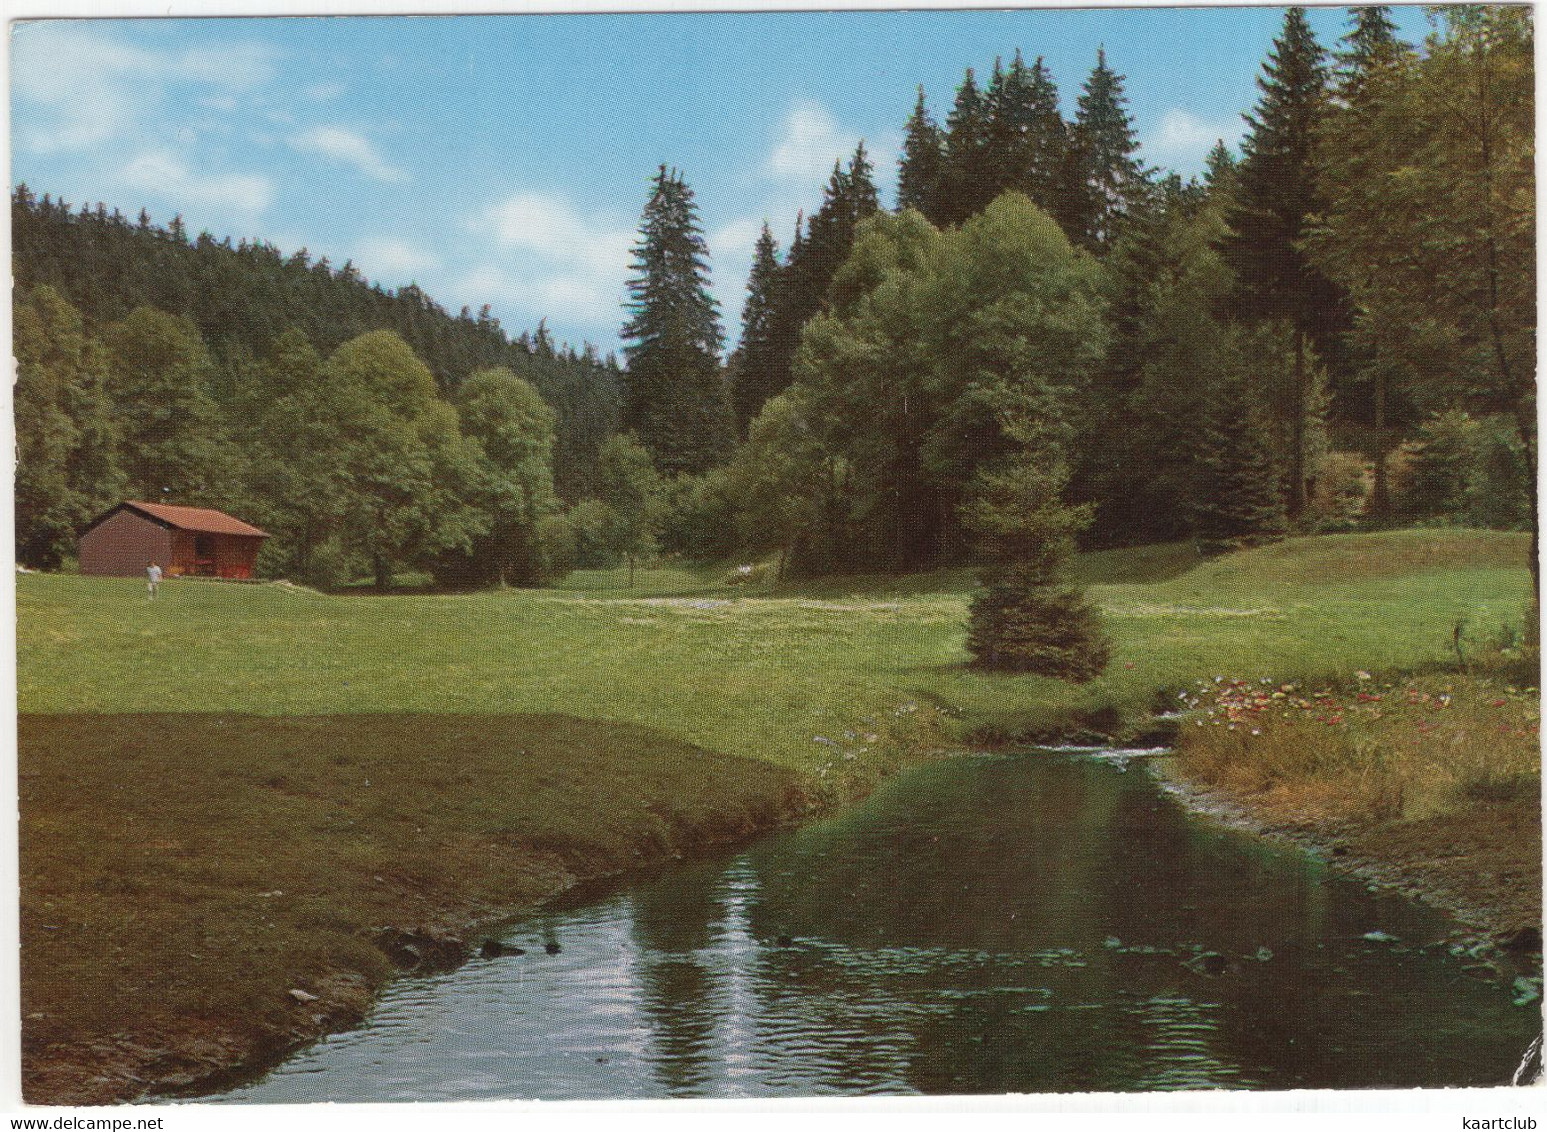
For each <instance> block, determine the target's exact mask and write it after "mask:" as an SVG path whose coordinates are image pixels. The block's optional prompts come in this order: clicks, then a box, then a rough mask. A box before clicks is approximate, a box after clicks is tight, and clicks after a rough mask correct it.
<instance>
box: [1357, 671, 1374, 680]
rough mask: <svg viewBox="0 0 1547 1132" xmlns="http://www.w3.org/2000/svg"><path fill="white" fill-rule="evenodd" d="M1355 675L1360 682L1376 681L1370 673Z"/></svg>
mask: <svg viewBox="0 0 1547 1132" xmlns="http://www.w3.org/2000/svg"><path fill="white" fill-rule="evenodd" d="M1354 675H1355V676H1357V677H1358V678H1359V679H1360V680H1372V679H1374V677H1372V676H1371V675H1370V674H1369V673H1368V672H1355V673H1354Z"/></svg>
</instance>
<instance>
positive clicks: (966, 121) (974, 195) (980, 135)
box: [936, 67, 993, 226]
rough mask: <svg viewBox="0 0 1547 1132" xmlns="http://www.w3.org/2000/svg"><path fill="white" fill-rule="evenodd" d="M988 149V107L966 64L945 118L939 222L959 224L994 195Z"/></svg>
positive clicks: (937, 209)
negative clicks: (952, 102) (986, 161)
mask: <svg viewBox="0 0 1547 1132" xmlns="http://www.w3.org/2000/svg"><path fill="white" fill-rule="evenodd" d="M987 150H988V107H987V106H986V105H985V103H984V101H983V96H982V95H981V94H979V92H978V84H977V80H976V79H975V78H974V77H973V74H972V68H971V67H969V68H967V74H966V77H965V78H964V79H963V80H962V85H961V86H960V87H958V88H957V90H956V103H955V105H953V106H952V107H951V113H950V116H949V117H947V118H946V137H945V161H944V165H943V168H942V169H941V171H940V199H939V201H938V202H937V204H936V213H937V217H938V222H939V224H940V225H941V226H944V225H947V224H960V223H961V222H962V221H964V220H966V219H967V218H968V217H969V216H973V215H975V214H976V213H978V212H980V211H982V209H983V208H984V207H985V206H986V205H987V204H988V203H989V201H990V200H992V199H993V197H992V195H991V194H992V192H993V184H992V182H991V181H990V180H989V178H988V177H987V176H986V175H985V174H986V172H987V171H986V170H985V169H984V167H983V162H984V158H985V156H986V154H987Z"/></svg>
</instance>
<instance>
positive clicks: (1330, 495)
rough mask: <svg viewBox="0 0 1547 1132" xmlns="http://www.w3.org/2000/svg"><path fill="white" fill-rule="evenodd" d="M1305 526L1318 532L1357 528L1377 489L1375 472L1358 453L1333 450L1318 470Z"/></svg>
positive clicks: (1324, 532) (1326, 532) (1324, 458)
mask: <svg viewBox="0 0 1547 1132" xmlns="http://www.w3.org/2000/svg"><path fill="white" fill-rule="evenodd" d="M1317 473H1318V474H1317V476H1316V481H1315V484H1314V487H1313V489H1312V491H1311V497H1310V500H1309V504H1310V506H1309V508H1308V510H1307V512H1306V516H1305V526H1306V527H1307V528H1308V529H1310V530H1314V531H1317V532H1318V533H1323V534H1328V533H1332V532H1335V531H1352V530H1355V529H1357V527H1358V525H1359V519H1360V516H1362V515H1363V514H1364V510H1365V507H1366V505H1367V504H1368V503H1369V498H1370V493H1371V491H1372V490H1373V488H1374V473H1373V470H1372V469H1371V468H1370V466H1369V461H1368V460H1366V459H1365V458H1364V457H1363V456H1361V455H1360V454H1359V453H1357V452H1329V453H1327V455H1326V456H1325V457H1323V458H1322V460H1321V466H1320V467H1319V468H1318V469H1317Z"/></svg>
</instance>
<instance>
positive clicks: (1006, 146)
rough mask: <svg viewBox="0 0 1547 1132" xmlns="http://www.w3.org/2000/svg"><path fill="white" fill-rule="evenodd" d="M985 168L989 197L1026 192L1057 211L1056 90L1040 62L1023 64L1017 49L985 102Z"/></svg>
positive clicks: (1060, 125) (1061, 137)
mask: <svg viewBox="0 0 1547 1132" xmlns="http://www.w3.org/2000/svg"><path fill="white" fill-rule="evenodd" d="M988 112H989V129H988V134H989V140H988V168H989V176H990V177H991V178H992V185H993V189H992V192H993V195H994V196H998V195H999V193H1001V192H1004V191H1006V190H1012V189H1013V190H1015V191H1017V192H1021V193H1024V194H1026V196H1028V197H1029V198H1031V202H1032V203H1033V204H1035V205H1036V206H1037V207H1039V208H1041V209H1042V210H1043V211H1044V212H1048V213H1056V212H1057V210H1058V205H1059V176H1060V172H1061V169H1062V164H1063V159H1064V148H1065V126H1064V120H1063V118H1062V117H1061V116H1060V115H1059V113H1058V89H1057V87H1055V86H1054V85H1053V80H1052V76H1051V75H1050V74H1049V73H1048V70H1047V68H1046V67H1045V66H1044V65H1043V63H1042V60H1041V58H1038V59H1037V61H1036V63H1035V64H1033V65H1032V66H1031V67H1027V66H1026V62H1025V60H1024V59H1023V58H1022V57H1021V53H1020V51H1019V49H1017V50H1016V52H1015V58H1014V59H1013V60H1011V62H1010V66H1009V68H1008V69H1007V70H1006V71H1005V72H1004V75H1003V78H1002V79H1001V80H1000V81H999V82H998V83H997V84H996V87H995V88H994V90H993V91H992V94H991V97H990V98H989V99H988Z"/></svg>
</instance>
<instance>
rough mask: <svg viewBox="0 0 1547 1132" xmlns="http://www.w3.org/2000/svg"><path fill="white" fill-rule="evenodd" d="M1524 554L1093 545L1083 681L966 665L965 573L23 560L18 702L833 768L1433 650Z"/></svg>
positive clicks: (1481, 606) (1326, 542) (1499, 588)
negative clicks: (470, 588)
mask: <svg viewBox="0 0 1547 1132" xmlns="http://www.w3.org/2000/svg"><path fill="white" fill-rule="evenodd" d="M1526 548H1527V541H1526V539H1525V537H1524V536H1522V535H1513V534H1498V533H1491V532H1456V531H1404V532H1391V533H1384V534H1375V535H1343V536H1327V537H1323V538H1310V539H1299V540H1294V541H1293V542H1290V543H1286V544H1282V545H1280V546H1275V547H1269V548H1265V549H1263V550H1257V551H1251V552H1247V553H1244V554H1239V555H1233V556H1230V557H1228V558H1224V559H1216V560H1210V561H1206V562H1203V563H1202V564H1199V565H1196V566H1195V567H1194V568H1191V569H1185V568H1184V567H1185V563H1186V561H1187V555H1188V554H1189V553H1190V552H1188V551H1186V550H1185V548H1178V549H1173V550H1171V551H1168V552H1158V551H1156V550H1155V549H1154V548H1149V549H1147V550H1143V551H1137V552H1108V553H1107V554H1106V555H1104V556H1099V557H1098V556H1092V559H1091V560H1089V561H1088V562H1086V563H1085V564H1084V568H1085V569H1087V570H1089V571H1090V572H1091V574H1092V575H1093V576H1098V577H1102V578H1106V579H1108V580H1106V581H1101V582H1098V583H1096V584H1094V585H1093V586H1092V587H1091V592H1092V596H1093V597H1094V599H1095V600H1096V601H1097V602H1098V603H1099V604H1100V606H1101V607H1102V609H1103V611H1104V613H1105V617H1106V624H1107V626H1108V630H1109V631H1110V633H1111V635H1112V637H1113V639H1114V643H1115V646H1116V647H1115V659H1114V661H1113V663H1112V666H1111V667H1110V668H1109V670H1108V671H1107V673H1106V674H1105V675H1104V676H1102V677H1101V678H1100V679H1098V680H1096V681H1093V682H1092V683H1090V684H1088V685H1085V686H1083V687H1071V686H1069V685H1066V684H1061V683H1059V682H1057V681H1053V680H1046V679H1041V678H1036V677H1025V676H997V675H990V674H985V673H982V672H978V671H976V670H973V669H971V668H969V667H967V665H966V663H965V662H966V660H967V656H966V654H965V651H964V649H963V640H964V624H965V620H966V610H967V603H968V600H969V599H970V594H971V578H970V574H969V573H967V572H963V571H954V572H950V573H948V574H943V575H937V576H934V577H933V579H932V580H930V581H929V582H927V583H926V584H927V585H929V586H931V587H932V588H929V589H926V590H924V591H922V592H918V591H914V590H912V589H911V587H912V586H913V585H915V584H918V582H919V580H918V579H869V580H867V579H842V580H838V581H836V582H831V581H829V582H822V583H804V584H790V585H786V586H782V587H778V588H776V589H765V591H764V592H763V593H761V594H759V593H756V592H751V591H743V590H740V589H738V588H736V587H727V586H724V585H723V584H721V583H722V582H723V578H724V572H723V571H716V572H711V571H707V570H700V571H690V570H673V571H670V572H666V573H664V574H663V576H660V577H657V576H655V572H653V571H642V572H641V573H640V578H639V582H640V584H639V586H638V588H637V589H636V591H634V592H628V591H625V590H620V589H618V588H616V585H615V584H614V583H615V582H616V581H617V579H614V578H608V577H598V576H590V575H579V576H576V577H574V578H572V579H571V580H570V581H569V583H568V586H569V588H567V589H561V590H550V591H517V590H511V591H504V592H499V593H486V594H470V595H453V596H425V597H384V598H374V597H349V598H332V597H325V596H322V595H318V594H312V593H308V592H305V591H294V590H288V589H284V588H279V587H273V586H229V585H220V584H212V583H200V582H189V581H182V582H173V583H169V584H168V585H166V586H164V587H163V592H162V597H161V598H160V600H158V601H157V602H155V603H151V602H147V601H146V600H145V598H144V591H143V587H142V586H140V585H139V584H138V583H137V582H135V581H132V580H124V581H118V580H113V579H95V578H80V577H66V576H45V575H26V576H23V577H21V578H19V579H18V586H17V590H18V633H19V659H18V695H19V702H20V706H21V710H23V711H27V712H77V711H96V712H128V711H197V712H208V711H237V712H251V713H257V714H273V715H286V714H329V713H334V712H382V711H400V712H450V713H495V714H509V713H520V712H562V713H565V714H570V715H575V716H580V717H583V718H590V719H600V720H613V721H620V722H630V723H636V724H643V725H647V726H651V727H655V728H659V729H661V730H663V731H665V732H667V733H669V734H671V735H674V736H675V737H677V738H679V739H682V740H684V741H687V742H690V743H694V744H698V745H700V746H704V747H707V748H710V749H712V750H718V751H723V752H726V753H729V754H741V755H746V756H749V757H753V758H759V759H765V760H768V761H772V762H775V763H777V764H779V765H782V766H786V767H790V768H792V769H796V770H800V771H804V772H814V773H818V774H820V773H821V771H822V769H823V768H824V767H825V768H827V769H828V770H829V771H830V772H832V773H838V772H839V771H841V770H842V769H844V767H845V766H848V765H850V764H852V763H854V762H860V763H863V762H864V761H865V760H866V759H868V758H871V757H874V756H875V755H876V754H877V753H878V752H879V750H880V749H881V746H882V745H881V744H878V743H875V742H867V741H865V740H863V738H862V737H863V736H864V735H867V734H878V733H879V731H878V729H885V728H886V727H889V726H895V725H896V724H897V723H898V722H903V723H912V722H913V721H914V719H915V718H917V717H918V716H920V715H922V716H924V717H927V716H929V715H930V714H931V710H932V708H935V707H938V708H940V709H942V711H943V712H944V713H945V714H946V715H947V716H948V717H949V719H950V722H951V724H952V727H953V729H954V731H955V737H956V738H958V739H964V738H966V737H967V736H969V735H971V734H973V733H979V732H986V733H991V734H998V735H1014V734H1028V733H1034V732H1038V731H1049V730H1056V729H1059V728H1064V727H1068V726H1071V725H1078V724H1079V723H1080V721H1097V722H1099V721H1103V720H1105V721H1111V720H1114V719H1116V718H1118V717H1132V716H1134V715H1136V714H1140V713H1143V712H1144V711H1146V710H1147V709H1148V708H1149V707H1150V706H1151V705H1152V703H1153V701H1154V697H1155V691H1156V689H1157V688H1162V687H1176V686H1179V685H1182V684H1186V683H1188V682H1190V681H1192V680H1194V679H1198V678H1211V677H1212V676H1214V675H1216V674H1227V675H1243V676H1250V677H1252V678H1256V677H1258V676H1273V677H1280V678H1283V677H1288V676H1299V675H1319V674H1334V673H1339V672H1344V671H1352V670H1353V669H1355V668H1382V669H1398V668H1404V667H1413V666H1417V665H1422V664H1426V663H1434V662H1438V661H1442V660H1443V659H1445V658H1446V657H1447V656H1448V655H1450V653H1449V650H1450V648H1451V634H1452V629H1453V626H1454V624H1455V622H1456V621H1457V620H1458V619H1461V618H1466V619H1468V621H1469V623H1470V624H1472V625H1473V626H1475V627H1477V628H1478V630H1479V631H1483V630H1488V631H1491V629H1488V627H1490V626H1494V625H1498V624H1503V623H1506V622H1511V623H1514V624H1517V625H1518V624H1519V623H1520V620H1521V617H1522V609H1523V606H1524V604H1525V600H1526V591H1527V585H1528V578H1527V573H1526V570H1525V554H1526ZM1168 556H1169V557H1168ZM1157 562H1159V563H1161V565H1160V566H1159V567H1157V565H1156V563H1157ZM1307 562H1310V563H1313V564H1314V566H1307V565H1306V563H1307ZM1125 566H1131V567H1133V568H1132V569H1126V570H1125V569H1124V567H1125ZM1179 567H1183V568H1182V569H1181V572H1179V573H1178V572H1176V571H1177V569H1178V568H1179ZM1168 575H1170V576H1168ZM695 579H696V580H695ZM1151 579H1155V580H1151ZM582 587H589V588H582ZM662 589H666V590H670V591H672V594H673V596H660V595H659V591H660V590H662ZM915 707H917V708H918V712H915ZM846 733H848V734H846ZM850 736H854V737H859V738H851V737H850ZM820 740H830V741H832V743H836V744H837V746H834V745H832V743H828V742H822V741H820ZM866 747H868V748H869V749H868V750H865V751H861V750H860V749H861V748H866ZM845 753H847V754H853V755H854V756H855V759H853V760H846V759H844V758H843V757H842V755H843V754H845Z"/></svg>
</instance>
